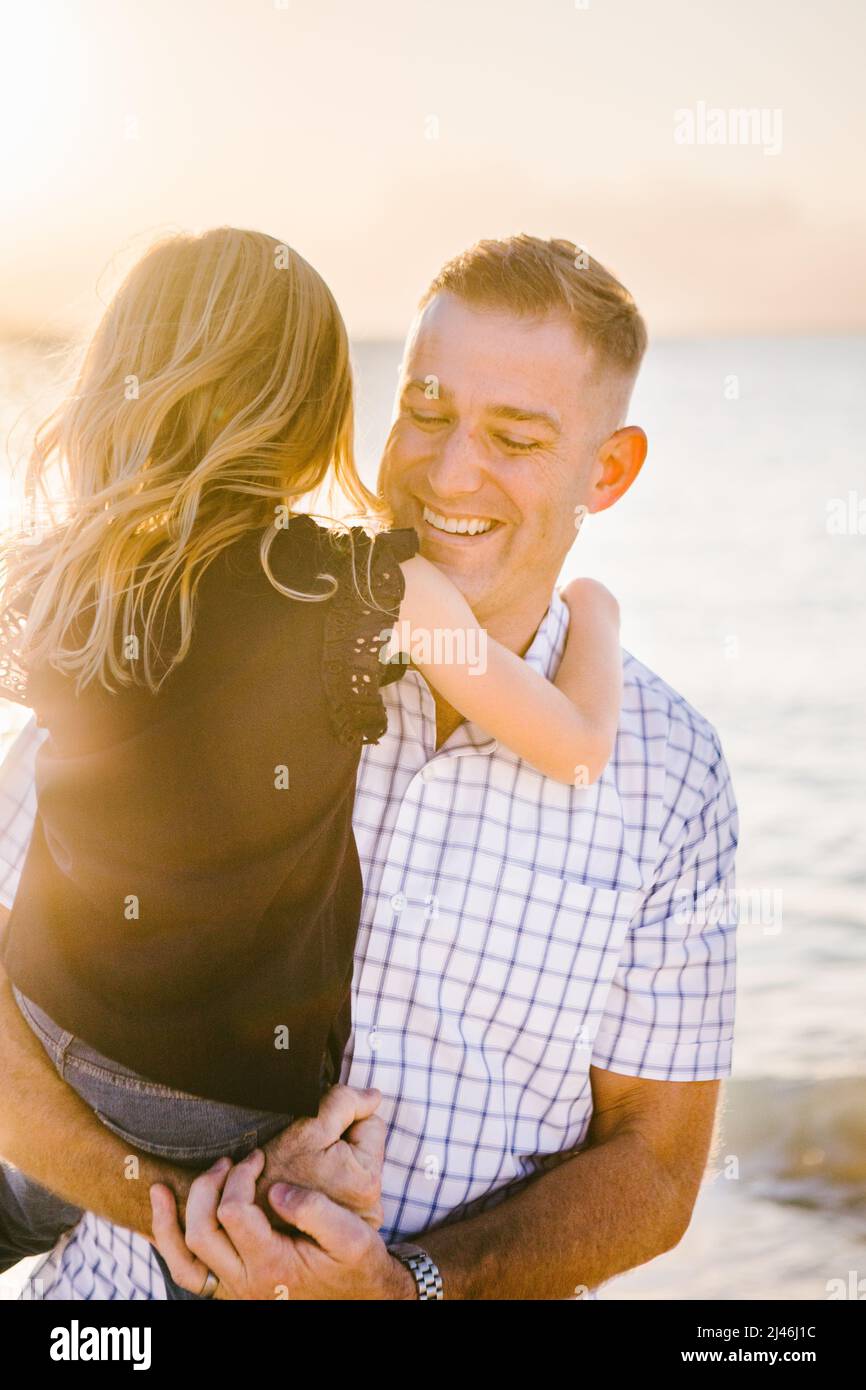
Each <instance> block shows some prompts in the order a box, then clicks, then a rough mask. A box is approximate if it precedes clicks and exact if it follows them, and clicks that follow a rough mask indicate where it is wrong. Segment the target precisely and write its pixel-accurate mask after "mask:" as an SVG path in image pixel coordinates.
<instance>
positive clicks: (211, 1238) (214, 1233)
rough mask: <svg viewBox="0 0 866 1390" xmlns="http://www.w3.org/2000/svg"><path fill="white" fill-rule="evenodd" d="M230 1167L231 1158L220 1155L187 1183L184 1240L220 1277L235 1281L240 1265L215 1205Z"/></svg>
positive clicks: (217, 1202) (241, 1274)
mask: <svg viewBox="0 0 866 1390" xmlns="http://www.w3.org/2000/svg"><path fill="white" fill-rule="evenodd" d="M226 1165H228V1166H226ZM231 1167H232V1165H231V1160H230V1159H219V1160H218V1161H217V1162H216V1163H215V1164H214V1165H213V1167H212V1168H209V1169H208V1170H207V1172H206V1173H201V1174H200V1175H199V1177H197V1178H196V1180H195V1182H194V1183H193V1184H192V1186H191V1187H190V1189H189V1196H188V1197H187V1199H186V1243H187V1245H188V1246H189V1248H190V1250H191V1251H192V1252H193V1254H194V1255H198V1257H199V1259H200V1260H202V1261H203V1262H204V1264H205V1265H206V1267H207V1268H208V1269H211V1270H213V1272H214V1274H216V1275H218V1276H219V1278H220V1279H224V1280H226V1281H228V1282H231V1283H234V1282H236V1281H238V1280H239V1279H241V1278H242V1277H243V1265H242V1263H241V1260H240V1259H239V1258H238V1254H237V1251H236V1250H235V1248H234V1246H233V1245H232V1243H231V1241H230V1240H229V1238H228V1236H227V1235H226V1233H225V1231H223V1230H221V1228H220V1225H219V1222H218V1220H217V1207H218V1206H219V1203H220V1198H221V1196H222V1191H223V1185H224V1184H225V1183H226V1181H227V1175H229V1176H230V1173H231Z"/></svg>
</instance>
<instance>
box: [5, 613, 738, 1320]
mask: <svg viewBox="0 0 866 1390" xmlns="http://www.w3.org/2000/svg"><path fill="white" fill-rule="evenodd" d="M567 621H568V611H567V608H566V606H565V605H564V603H563V602H562V601H561V600H560V599H559V597H558V596H554V599H553V602H552V605H551V608H550V610H549V612H548V614H547V615H546V618H545V620H544V622H543V623H542V625H541V627H540V628H539V630H538V632H537V634H536V637H535V640H534V642H533V644H532V647H531V648H530V651H529V653H528V655H527V660H528V661H529V663H530V664H531V665H532V666H534V667H535V669H536V670H538V671H540V672H542V673H543V674H545V675H548V676H550V675H552V674H553V673H554V672H555V670H556V667H557V665H558V661H559V658H560V656H561V654H562V650H563V648H564V645H565V637H566V631H567ZM384 698H385V701H386V704H387V705H388V709H389V730H388V733H387V735H386V736H385V737H384V738H383V739H382V741H381V742H380V743H379V744H375V745H370V746H369V747H367V748H365V750H364V754H363V758H362V762H361V767H360V771H359V777H358V787H357V796H356V802H355V817H354V827H355V835H356V838H357V841H358V847H359V851H360V855H361V862H362V866H363V871H364V884H365V898H364V909H363V916H362V921H361V926H360V931H359V935H358V942H357V949H356V956H355V977H354V984H353V1025H354V1026H353V1032H352V1035H351V1037H350V1040H349V1043H348V1046H347V1049H346V1053H345V1057H344V1064H343V1071H342V1078H341V1079H342V1080H343V1081H345V1082H348V1083H349V1084H351V1085H356V1086H370V1085H375V1086H377V1087H378V1088H379V1089H380V1090H381V1091H382V1093H383V1096H384V1100H383V1105H382V1109H381V1111H380V1113H382V1114H383V1117H384V1119H385V1121H386V1123H387V1125H388V1145H387V1157H386V1161H385V1166H384V1172H383V1202H384V1208H385V1230H384V1235H385V1237H386V1239H388V1240H393V1239H395V1238H404V1239H410V1238H411V1237H413V1236H415V1235H418V1234H419V1233H421V1232H422V1231H423V1230H425V1229H426V1228H427V1227H429V1226H431V1225H434V1224H439V1223H441V1222H443V1221H444V1220H459V1219H460V1218H461V1217H464V1216H466V1215H470V1214H472V1213H474V1212H476V1211H478V1210H482V1209H484V1208H485V1207H488V1206H491V1205H493V1204H495V1203H496V1202H497V1201H499V1200H501V1199H502V1198H503V1197H504V1196H506V1195H507V1194H508V1193H509V1192H511V1191H514V1190H515V1188H516V1187H518V1186H520V1185H521V1184H522V1183H523V1182H525V1181H526V1180H527V1179H528V1178H530V1177H531V1176H532V1175H533V1174H535V1173H537V1172H539V1171H542V1170H544V1169H546V1168H548V1167H550V1166H552V1165H553V1164H555V1163H557V1162H559V1161H561V1159H562V1158H564V1157H566V1156H567V1155H568V1154H569V1153H570V1152H572V1151H573V1150H574V1149H575V1148H577V1147H579V1146H580V1144H581V1143H582V1142H583V1141H584V1139H585V1137H586V1132H587V1128H588V1126H589V1122H590V1117H591V1110H592V1095H591V1089H590V1080H589V1069H590V1066H591V1065H592V1066H594V1067H598V1068H604V1069H607V1070H610V1071H615V1072H619V1073H622V1074H624V1075H627V1076H642V1077H649V1078H652V1079H655V1080H661V1081H704V1080H712V1079H714V1078H717V1077H723V1076H726V1075H727V1074H728V1073H729V1071H730V1061H731V1049H732V1037H733V1019H734V974H735V964H734V962H735V955H734V938H735V931H734V913H733V912H732V911H731V906H730V905H731V903H732V897H733V892H732V890H733V863H734V854H735V849H736V843H737V813H736V806H735V802H734V798H733V792H732V789H731V783H730V778H729V776H728V771H727V768H726V765H725V762H724V759H723V757H722V753H721V749H720V746H719V742H718V738H717V736H716V734H715V732H714V730H713V729H712V728H711V726H710V725H709V724H707V722H706V721H705V720H704V719H702V718H701V717H700V715H698V714H697V713H696V712H695V711H694V710H692V709H691V708H690V706H689V705H688V704H687V703H686V702H685V701H684V700H683V699H681V697H680V696H678V695H677V694H675V692H673V691H672V690H671V689H670V688H669V687H668V686H666V685H665V684H664V683H663V682H662V681H661V680H659V679H658V677H656V676H655V675H653V674H652V673H651V672H650V671H648V670H647V669H646V667H644V666H643V665H641V663H640V662H638V661H636V660H635V659H634V658H633V657H631V656H628V655H626V659H625V684H624V701H623V711H622V718H621V722H620V733H619V737H618V740H617V746H616V751H615V755H614V758H613V760H612V761H611V764H610V765H609V767H608V768H607V769H606V771H605V774H604V776H603V778H602V779H601V781H600V782H599V783H598V784H597V785H596V786H594V787H589V788H570V787H566V786H562V785H559V784H557V783H553V782H551V781H549V780H547V779H545V778H543V777H542V776H540V775H539V774H538V773H536V772H534V771H533V770H532V769H531V768H529V767H527V766H526V765H525V764H524V763H522V762H521V761H520V760H519V759H518V758H517V757H515V756H514V755H513V754H512V753H511V752H510V751H509V750H507V749H505V748H501V747H497V745H496V742H495V740H493V739H491V738H489V737H488V736H487V735H486V734H485V733H484V732H483V731H482V730H481V729H480V728H478V727H477V726H476V725H473V724H471V723H466V724H463V725H461V726H460V727H459V728H458V729H457V730H456V731H455V732H454V734H452V736H451V737H450V738H449V739H448V740H447V741H446V743H445V744H444V745H443V746H442V748H440V749H439V750H438V751H437V750H436V747H435V709H434V704H433V699H432V696H431V694H430V691H429V689H428V688H427V686H426V684H425V682H424V681H423V679H422V678H421V676H420V675H419V674H418V673H417V672H414V671H409V672H407V673H406V675H405V676H404V677H403V679H402V680H401V681H399V682H397V683H396V684H394V685H392V686H389V687H387V688H386V689H385V691H384ZM41 737H42V735H41V733H40V732H39V731H38V730H36V728H35V725H30V726H28V728H27V729H26V730H25V731H24V733H23V734H22V735H21V737H20V738H19V741H18V743H17V744H16V746H15V748H14V749H13V752H12V754H11V755H10V758H9V759H8V760H7V763H6V764H5V765H4V767H3V769H2V771H0V879H2V876H3V874H4V873H5V881H4V882H0V900H2V901H4V902H6V903H10V902H11V900H12V897H13V895H14V891H15V886H16V884H17V877H18V874H19V872H20V865H21V860H22V857H23V852H24V850H25V848H26V842H27V838H28V837H29V831H30V825H31V823H32V817H33V813H34V809H35V803H34V793H33V787H32V765H33V757H34V753H35V748H36V746H37V743H38V740H39V739H40V738H41ZM707 896H712V897H713V900H714V901H718V902H720V903H721V907H722V910H721V911H719V910H715V911H713V912H707V911H704V910H701V903H702V901H703V899H704V898H705V897H707ZM91 1224H92V1223H91ZM100 1227H102V1231H103V1235H102V1241H101V1243H102V1245H103V1246H105V1245H107V1243H108V1240H109V1235H110V1232H109V1228H108V1227H107V1226H105V1225H104V1224H103V1223H96V1226H95V1228H94V1229H95V1230H96V1231H97V1232H98V1231H99V1228H100ZM68 1248H69V1247H68V1246H67V1250H68ZM114 1258H115V1259H116V1258H117V1255H116V1253H115V1256H114ZM90 1273H91V1274H92V1273H93V1271H92V1270H91V1271H90ZM126 1273H128V1271H126ZM88 1277H89V1276H88ZM79 1287H83V1286H81V1285H80V1283H79V1282H76V1283H75V1285H74V1289H72V1290H70V1289H67V1295H66V1296H71V1297H80V1296H85V1295H82V1294H81V1293H79V1292H78V1289H79ZM58 1296H59V1295H58ZM143 1296H145V1297H147V1296H150V1295H148V1294H146V1293H145V1294H143Z"/></svg>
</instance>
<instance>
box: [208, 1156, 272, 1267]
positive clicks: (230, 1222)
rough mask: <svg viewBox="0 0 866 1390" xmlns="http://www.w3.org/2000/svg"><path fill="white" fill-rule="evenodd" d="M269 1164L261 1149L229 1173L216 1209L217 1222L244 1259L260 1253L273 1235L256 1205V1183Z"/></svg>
mask: <svg viewBox="0 0 866 1390" xmlns="http://www.w3.org/2000/svg"><path fill="white" fill-rule="evenodd" d="M264 1165H265V1156H264V1154H263V1153H262V1151H261V1149H254V1150H253V1152H252V1153H251V1154H250V1155H249V1157H248V1158H245V1159H244V1161H243V1163H237V1164H235V1166H234V1168H232V1169H231V1171H230V1172H229V1175H228V1177H227V1178H226V1181H225V1186H224V1187H223V1190H222V1195H221V1197H220V1199H219V1205H218V1207H217V1209H216V1219H217V1221H218V1222H219V1224H220V1226H221V1227H222V1229H223V1230H224V1231H225V1232H226V1234H227V1235H228V1237H229V1239H230V1240H231V1242H232V1245H233V1246H234V1249H235V1250H236V1251H237V1253H238V1255H239V1256H240V1258H241V1260H243V1261H244V1262H247V1259H248V1257H250V1256H253V1255H255V1254H256V1253H257V1252H260V1251H261V1249H262V1246H263V1244H265V1243H267V1242H268V1241H269V1240H270V1238H271V1234H272V1228H271V1223H270V1222H269V1221H268V1218H267V1216H266V1215H265V1213H264V1212H263V1211H262V1209H261V1207H259V1206H257V1205H256V1182H257V1180H258V1178H259V1177H260V1175H261V1172H262V1169H263V1168H264Z"/></svg>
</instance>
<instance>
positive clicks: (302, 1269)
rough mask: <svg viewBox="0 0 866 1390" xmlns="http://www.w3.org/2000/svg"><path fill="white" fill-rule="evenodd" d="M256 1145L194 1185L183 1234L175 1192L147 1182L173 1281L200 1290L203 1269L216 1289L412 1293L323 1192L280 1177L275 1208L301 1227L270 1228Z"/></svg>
mask: <svg viewBox="0 0 866 1390" xmlns="http://www.w3.org/2000/svg"><path fill="white" fill-rule="evenodd" d="M264 1161H265V1160H264V1154H263V1153H262V1151H261V1150H260V1149H256V1150H254V1152H253V1153H252V1154H250V1156H249V1157H248V1158H246V1159H244V1161H243V1162H242V1163H238V1164H236V1165H235V1166H234V1167H232V1166H231V1165H230V1163H229V1161H228V1159H220V1160H219V1161H218V1162H217V1163H215V1164H214V1166H213V1167H212V1168H211V1169H209V1170H208V1172H206V1173H202V1174H201V1176H200V1177H198V1178H196V1180H195V1182H194V1183H193V1184H192V1187H191V1188H190V1193H189V1200H188V1202H187V1207H186V1239H184V1236H183V1234H182V1233H181V1229H180V1224H179V1222H178V1219H177V1208H176V1205H175V1200H174V1196H173V1194H172V1193H171V1191H170V1190H169V1189H168V1188H167V1187H163V1186H161V1185H159V1184H157V1185H155V1186H154V1187H153V1188H152V1189H151V1202H152V1205H153V1232H154V1237H155V1239H156V1244H157V1246H158V1248H159V1251H160V1253H161V1254H162V1256H163V1258H164V1260H165V1262H166V1264H167V1265H168V1267H169V1270H170V1271H171V1276H172V1278H173V1279H174V1281H175V1283H177V1284H179V1285H180V1286H181V1288H184V1289H187V1290H188V1291H189V1292H190V1293H196V1294H198V1293H201V1291H202V1288H203V1287H204V1283H205V1280H206V1277H207V1273H208V1271H209V1270H210V1271H212V1272H213V1273H214V1274H215V1275H216V1276H217V1278H218V1279H219V1281H220V1284H219V1289H218V1291H217V1297H218V1298H229V1299H278V1300H279V1299H301V1300H319V1299H340V1300H343V1299H413V1298H414V1297H415V1286H414V1281H413V1279H412V1276H411V1275H410V1274H409V1272H408V1271H407V1270H406V1269H404V1267H403V1265H401V1264H400V1262H399V1260H397V1259H395V1258H394V1256H393V1255H390V1254H389V1253H388V1250H387V1248H386V1246H385V1243H384V1241H383V1240H382V1239H381V1237H380V1236H378V1235H377V1234H376V1233H375V1232H374V1231H372V1230H371V1229H370V1227H369V1225H368V1224H367V1223H366V1222H364V1221H362V1220H361V1219H360V1217H358V1216H355V1215H354V1214H353V1213H352V1212H349V1211H347V1210H346V1209H345V1207H341V1206H337V1205H336V1204H335V1203H334V1202H332V1201H331V1200H330V1199H329V1198H328V1197H326V1196H325V1195H324V1194H323V1193H322V1192H316V1191H312V1190H310V1189H309V1188H300V1187H288V1186H286V1185H285V1184H284V1183H277V1184H276V1185H275V1186H274V1188H272V1190H271V1193H270V1199H271V1203H272V1206H273V1210H274V1212H275V1213H276V1214H277V1216H279V1217H280V1219H281V1220H282V1221H284V1222H285V1223H286V1224H287V1225H290V1226H292V1227H293V1228H295V1229H296V1230H298V1231H300V1232H302V1234H301V1235H298V1236H289V1235H283V1234H282V1233H281V1232H279V1231H276V1230H274V1228H273V1227H272V1226H271V1224H270V1222H269V1221H268V1218H267V1217H266V1216H265V1214H264V1212H263V1211H262V1210H261V1208H260V1207H259V1206H258V1205H257V1203H256V1181H257V1179H258V1178H259V1177H260V1176H261V1173H262V1168H263V1166H264Z"/></svg>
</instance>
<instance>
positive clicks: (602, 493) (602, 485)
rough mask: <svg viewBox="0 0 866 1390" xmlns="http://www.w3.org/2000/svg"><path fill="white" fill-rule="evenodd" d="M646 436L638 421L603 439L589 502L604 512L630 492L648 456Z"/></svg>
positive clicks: (594, 470) (588, 495)
mask: <svg viewBox="0 0 866 1390" xmlns="http://www.w3.org/2000/svg"><path fill="white" fill-rule="evenodd" d="M646 452H647V437H646V435H645V434H644V432H643V430H642V429H641V428H640V426H639V425H625V426H624V427H623V428H622V429H621V430H615V431H614V433H613V434H612V435H610V437H609V438H608V439H606V440H605V441H604V443H603V444H602V446H601V448H600V449H599V451H598V454H597V456H596V460H595V465H594V467H593V471H592V476H591V478H590V484H589V491H588V492H587V495H586V504H587V506H588V507H589V510H590V511H591V512H603V511H606V510H607V508H608V507H612V506H613V504H614V502H618V501H619V499H620V497H622V495H623V493H624V492H628V490H629V488H630V487H631V485H632V483H633V482H634V480H635V478H636V477H637V475H638V473H639V472H640V470H641V467H642V466H643V461H644V459H645V458H646Z"/></svg>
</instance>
